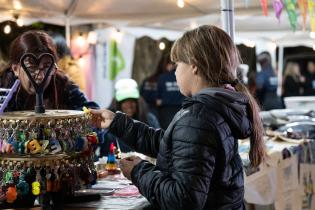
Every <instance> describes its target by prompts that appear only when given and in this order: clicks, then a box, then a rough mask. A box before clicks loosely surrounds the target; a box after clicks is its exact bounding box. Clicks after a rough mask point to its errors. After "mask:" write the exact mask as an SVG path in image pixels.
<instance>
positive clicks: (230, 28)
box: [221, 0, 235, 41]
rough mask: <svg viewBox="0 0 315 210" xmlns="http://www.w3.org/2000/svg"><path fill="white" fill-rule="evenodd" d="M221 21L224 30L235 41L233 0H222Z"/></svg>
mask: <svg viewBox="0 0 315 210" xmlns="http://www.w3.org/2000/svg"><path fill="white" fill-rule="evenodd" d="M221 23H222V28H223V30H224V31H225V32H226V33H227V34H229V35H230V37H231V39H232V40H233V41H234V34H235V26H234V5H233V0H221Z"/></svg>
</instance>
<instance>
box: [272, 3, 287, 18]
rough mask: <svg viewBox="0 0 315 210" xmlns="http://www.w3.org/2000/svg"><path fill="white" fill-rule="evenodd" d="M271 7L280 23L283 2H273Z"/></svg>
mask: <svg viewBox="0 0 315 210" xmlns="http://www.w3.org/2000/svg"><path fill="white" fill-rule="evenodd" d="M272 6H273V9H274V11H275V15H276V18H277V19H278V20H279V21H280V16H281V13H282V10H283V7H284V5H283V0H273V1H272Z"/></svg>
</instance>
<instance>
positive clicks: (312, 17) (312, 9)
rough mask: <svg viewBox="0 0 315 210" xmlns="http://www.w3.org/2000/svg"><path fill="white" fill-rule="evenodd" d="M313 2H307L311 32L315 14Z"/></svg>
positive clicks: (314, 27) (314, 29) (313, 26)
mask: <svg viewBox="0 0 315 210" xmlns="http://www.w3.org/2000/svg"><path fill="white" fill-rule="evenodd" d="M314 7H315V2H314V0H308V12H309V14H310V24H311V31H312V32H315V14H314Z"/></svg>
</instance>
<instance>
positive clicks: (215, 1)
mask: <svg viewBox="0 0 315 210" xmlns="http://www.w3.org/2000/svg"><path fill="white" fill-rule="evenodd" d="M185 3H186V4H185V7H184V8H179V7H177V5H176V0H90V1H87V0H0V5H1V6H0V21H5V20H12V19H13V15H14V14H18V15H19V16H20V17H21V18H23V19H24V22H25V23H26V24H27V23H31V22H35V21H42V22H46V23H52V24H57V25H64V26H68V27H69V26H73V25H81V24H98V23H102V24H105V25H107V26H115V27H124V26H132V27H146V28H157V29H168V30H172V31H180V32H182V31H184V30H187V29H190V28H192V27H196V26H198V25H202V24H214V25H218V26H220V25H221V2H220V1H219V0H185ZM268 4H269V5H268V11H269V16H268V17H265V16H263V13H262V9H261V5H260V0H235V1H234V10H235V18H234V19H235V31H236V41H237V38H241V39H245V38H251V39H253V38H255V39H257V34H258V35H259V36H258V37H260V38H262V39H268V40H277V39H279V38H281V37H282V36H283V35H284V34H287V33H290V34H292V32H291V29H290V24H289V21H288V18H287V14H286V12H285V11H284V12H283V13H282V17H281V21H280V22H278V21H277V20H276V18H275V17H274V12H273V8H272V4H271V1H268ZM301 25H302V20H301V17H300V19H299V21H298V30H301V28H302V26H301ZM68 30H69V28H68ZM145 32H146V33H149V32H148V30H147V31H145Z"/></svg>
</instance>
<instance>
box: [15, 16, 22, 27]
mask: <svg viewBox="0 0 315 210" xmlns="http://www.w3.org/2000/svg"><path fill="white" fill-rule="evenodd" d="M16 24H17V25H18V26H20V27H22V26H23V25H24V21H23V19H22V18H19V19H17V20H16Z"/></svg>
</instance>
